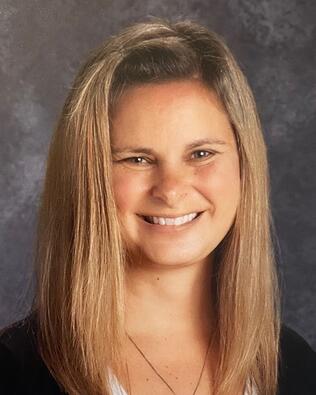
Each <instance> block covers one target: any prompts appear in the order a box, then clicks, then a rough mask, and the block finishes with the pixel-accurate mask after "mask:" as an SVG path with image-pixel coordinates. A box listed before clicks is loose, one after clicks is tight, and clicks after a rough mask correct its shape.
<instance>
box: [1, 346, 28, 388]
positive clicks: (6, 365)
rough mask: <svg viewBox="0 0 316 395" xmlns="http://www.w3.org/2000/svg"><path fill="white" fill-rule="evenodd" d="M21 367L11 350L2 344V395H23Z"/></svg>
mask: <svg viewBox="0 0 316 395" xmlns="http://www.w3.org/2000/svg"><path fill="white" fill-rule="evenodd" d="M19 377H20V372H19V365H18V363H17V362H16V361H15V360H14V357H13V355H12V353H11V352H10V351H9V349H8V348H7V347H6V346H5V345H3V344H1V343H0V394H1V395H22V393H23V392H22V390H21V388H20V387H19Z"/></svg>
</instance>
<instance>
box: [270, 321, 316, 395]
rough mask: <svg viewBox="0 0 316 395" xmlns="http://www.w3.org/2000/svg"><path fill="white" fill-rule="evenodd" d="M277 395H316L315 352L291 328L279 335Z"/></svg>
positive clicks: (284, 328) (286, 328)
mask: <svg viewBox="0 0 316 395" xmlns="http://www.w3.org/2000/svg"><path fill="white" fill-rule="evenodd" d="M279 364H280V365H279V392H278V395H316V353H315V351H314V350H313V349H312V348H311V346H310V345H309V344H308V343H307V342H306V341H305V340H304V339H303V337H301V336H300V335H299V334H298V333H297V332H295V331H294V330H293V329H291V328H289V327H287V326H285V325H283V326H282V330H281V337H280V360H279Z"/></svg>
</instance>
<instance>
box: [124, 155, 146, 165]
mask: <svg viewBox="0 0 316 395" xmlns="http://www.w3.org/2000/svg"><path fill="white" fill-rule="evenodd" d="M142 160H144V161H147V162H142ZM122 161H123V162H127V163H131V164H133V165H134V164H135V165H142V164H146V163H149V161H148V160H147V159H146V158H145V157H143V156H131V157H130V158H125V159H122Z"/></svg>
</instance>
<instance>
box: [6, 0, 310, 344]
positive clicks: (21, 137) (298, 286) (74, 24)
mask: <svg viewBox="0 0 316 395" xmlns="http://www.w3.org/2000/svg"><path fill="white" fill-rule="evenodd" d="M147 15H152V16H159V17H170V18H172V17H178V16H182V17H189V18H192V19H194V20H196V21H198V22H201V23H202V24H205V25H206V26H208V27H209V28H212V29H214V30H215V31H217V32H218V33H219V34H221V35H222V36H223V37H224V38H225V39H226V42H227V43H228V45H229V46H230V48H231V49H232V51H233V53H234V54H235V56H236V58H237V59H238V61H239V63H240V65H241V67H242V69H243V70H244V72H245V74H246V75H247V77H248V80H249V82H250V85H251V86H252V88H253V91H254V94H255V97H256V100H257V103H258V108H259V112H260V115H261V119H262V123H263V126H264V133H265V138H266V142H267V145H268V149H269V158H270V168H271V184H272V208H273V213H274V217H275V223H276V228H277V232H278V237H279V250H280V251H279V268H280V272H281V285H282V290H283V320H284V321H285V322H286V323H287V324H288V325H290V326H292V327H293V328H294V329H295V330H297V331H298V332H299V333H300V334H301V335H303V336H304V337H305V338H306V340H307V341H309V343H310V344H311V345H312V346H313V347H314V348H315V347H316V333H315V332H316V331H315V328H316V303H315V296H316V271H315V258H316V240H315V236H316V208H315V203H316V177H315V172H316V154H315V151H316V133H315V126H316V115H315V114H316V112H315V103H316V100H315V99H316V92H315V86H316V84H315V82H316V78H315V69H316V59H315V57H316V52H315V48H316V38H315V20H316V2H315V1H314V0H309V1H308V0H306V1H303V0H302V1H299V0H279V1H277V0H262V1H253V0H192V1H190V0H186V1H185V0H173V1H171V2H170V1H168V0H161V1H154V0H147V1H140V0H113V1H110V0H103V1H102V0H90V1H75V0H63V1H62V0H54V1H49V0H28V1H23V0H20V1H18V0H15V1H14V0H12V1H8V0H0V35H1V36H0V66H1V74H0V76H1V77H0V78H1V83H0V89H1V106H0V121H1V129H0V130H1V134H0V136H1V137H0V138H1V141H0V154H1V162H0V166H1V178H0V183H1V184H0V185H1V201H0V205H1V206H0V210H1V211H0V216H1V226H0V232H1V237H0V257H1V262H0V327H1V326H4V325H6V324H8V323H11V322H12V321H15V320H17V319H18V318H21V317H23V316H24V314H25V313H26V312H27V310H28V308H29V306H30V302H31V299H32V293H33V288H32V281H31V280H32V254H33V253H32V248H33V243H34V229H35V220H36V209H37V207H38V196H39V191H40V189H41V187H42V182H43V172H44V163H45V159H46V155H47V149H48V144H49V141H50V138H51V135H52V130H53V127H54V125H55V123H56V119H57V116H58V113H59V111H60V110H61V106H62V104H63V101H64V99H65V96H66V94H67V90H68V88H69V87H70V85H71V82H72V80H73V78H74V75H75V73H76V71H77V70H78V67H79V65H80V64H81V62H82V61H83V60H84V59H85V58H86V56H87V53H88V52H89V50H90V49H92V48H94V47H95V46H98V45H99V44H101V43H102V41H103V40H104V39H105V38H106V37H107V36H109V35H110V34H113V33H115V32H117V31H118V30H119V29H120V28H121V27H123V26H126V25H127V24H129V23H130V22H133V21H138V20H141V19H142V18H143V17H146V16H147Z"/></svg>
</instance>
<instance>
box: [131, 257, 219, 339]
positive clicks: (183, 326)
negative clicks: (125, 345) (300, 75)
mask: <svg viewBox="0 0 316 395" xmlns="http://www.w3.org/2000/svg"><path fill="white" fill-rule="evenodd" d="M211 275H212V261H211V259H208V260H205V261H203V262H198V263H194V264H192V265H188V266H181V267H179V266H173V267H161V266H159V267H158V266H155V265H146V264H143V265H141V266H137V265H135V266H131V267H129V269H128V273H127V280H126V330H127V332H128V333H129V334H130V335H148V334H152V335H157V334H159V335H162V336H163V335H164V334H168V335H170V334H176V335H186V336H192V335H193V336H196V335H197V334H206V333H210V331H211V330H212V322H213V317H212V294H211Z"/></svg>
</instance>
